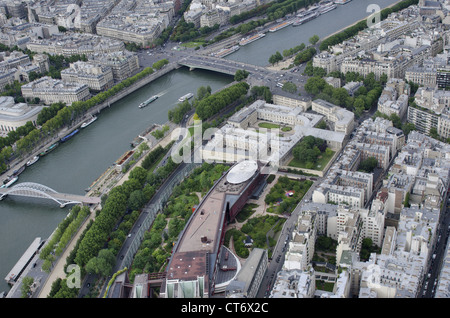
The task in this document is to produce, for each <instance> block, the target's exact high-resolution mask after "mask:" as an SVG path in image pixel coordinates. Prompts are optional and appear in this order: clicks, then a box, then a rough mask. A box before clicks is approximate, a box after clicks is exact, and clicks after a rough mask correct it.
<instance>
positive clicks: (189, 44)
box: [181, 41, 205, 48]
mask: <svg viewBox="0 0 450 318" xmlns="http://www.w3.org/2000/svg"><path fill="white" fill-rule="evenodd" d="M204 43H205V42H200V41H196V42H194V41H193V42H186V43H182V44H181V46H185V47H193V48H196V47H197V46H202V45H203V44H204Z"/></svg>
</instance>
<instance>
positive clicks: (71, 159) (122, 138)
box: [0, 0, 396, 292]
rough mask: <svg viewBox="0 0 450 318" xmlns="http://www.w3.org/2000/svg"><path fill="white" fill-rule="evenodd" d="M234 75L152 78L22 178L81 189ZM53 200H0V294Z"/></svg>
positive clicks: (359, 3) (336, 17) (341, 17)
mask: <svg viewBox="0 0 450 318" xmlns="http://www.w3.org/2000/svg"><path fill="white" fill-rule="evenodd" d="M395 2H396V1H394V0H379V1H373V0H353V1H352V2H350V3H348V4H346V5H343V6H338V8H337V9H335V10H333V11H331V12H328V13H327V14H325V15H323V16H320V17H318V18H317V19H315V20H313V21H310V22H308V23H306V24H305V25H301V26H298V27H295V28H294V27H292V26H289V27H286V28H284V29H282V30H279V31H277V32H274V33H270V32H268V33H267V34H266V37H264V38H263V39H260V40H258V41H255V42H253V43H251V44H248V45H246V46H244V47H242V48H241V49H240V50H239V51H237V52H235V53H233V54H231V55H229V56H228V57H227V59H231V60H236V61H240V62H246V63H250V64H255V65H259V66H264V65H267V64H268V59H269V57H270V55H272V54H274V53H275V52H276V51H280V52H281V53H282V51H283V50H284V49H289V48H291V47H294V46H296V45H298V44H300V43H305V44H307V43H308V39H309V38H310V37H311V36H312V35H314V34H317V35H318V36H319V37H320V38H323V37H325V36H326V35H329V34H331V33H334V32H336V31H337V30H339V29H341V28H343V27H345V26H347V25H349V24H352V23H354V22H356V21H358V20H360V19H362V18H364V17H365V16H367V15H368V14H369V13H367V12H366V8H367V6H368V5H369V4H373V3H376V4H378V5H379V6H380V7H381V8H383V7H386V6H388V5H390V4H392V3H395ZM232 80H233V78H232V77H231V76H226V75H222V74H219V73H212V72H207V71H201V70H195V71H192V72H190V71H188V70H187V69H185V68H181V69H178V70H175V71H172V72H170V73H169V74H167V75H165V76H163V77H161V78H159V79H157V80H155V81H154V82H152V83H150V84H148V85H146V86H145V87H143V88H141V89H139V90H137V91H135V92H134V93H132V94H130V95H129V96H127V97H125V98H123V99H121V100H120V101H118V102H116V103H114V104H112V105H111V107H110V108H107V109H104V110H103V111H102V112H101V113H100V114H98V120H97V121H96V122H94V123H93V124H92V125H90V126H88V127H87V128H85V129H83V130H82V131H81V132H80V133H79V134H77V135H76V136H75V137H74V138H72V139H71V140H69V141H67V142H65V143H64V144H61V145H60V146H59V147H58V148H56V149H55V150H54V151H53V152H51V153H49V154H48V155H46V156H45V157H42V158H41V159H40V160H39V161H38V162H37V163H35V164H34V165H33V166H31V167H28V168H27V169H26V170H25V171H24V172H23V173H22V174H21V175H20V178H19V181H18V182H17V183H20V182H36V183H40V184H43V185H46V186H48V187H50V188H53V189H55V190H56V191H58V192H64V193H72V194H84V193H85V192H84V189H86V188H87V187H88V186H90V185H91V183H92V182H93V181H94V180H95V179H97V178H98V177H99V176H100V175H101V174H102V173H103V172H104V171H105V170H106V169H107V168H108V167H109V166H111V165H112V164H113V163H114V161H115V160H116V159H118V158H119V157H120V156H121V155H122V154H123V153H124V152H125V151H127V150H129V149H130V142H131V141H132V140H133V139H134V138H135V137H136V136H137V135H139V133H141V132H142V131H144V130H145V129H146V128H147V127H149V126H150V125H151V124H153V123H157V124H163V123H165V122H166V121H167V112H168V110H169V109H172V108H173V107H175V106H176V104H177V102H178V98H179V97H180V96H183V95H185V94H187V93H189V92H192V93H194V94H196V92H197V89H198V88H199V87H200V86H206V85H209V86H211V88H212V90H213V91H215V90H217V89H219V88H221V87H223V86H225V85H227V84H229V83H231V82H232ZM155 94H162V96H161V97H160V98H158V99H157V100H156V101H154V102H153V103H151V104H149V105H148V106H147V107H145V108H143V109H139V108H138V105H139V103H141V102H142V101H144V100H145V99H147V98H148V97H150V96H152V95H155ZM69 209H70V208H69V207H66V208H64V209H61V208H59V206H58V204H56V203H55V202H53V201H45V200H40V199H25V198H18V197H16V198H14V197H8V198H7V199H5V200H4V201H2V202H0V218H1V222H0V242H1V244H0V292H1V291H8V290H9V286H8V285H7V284H6V282H5V280H4V279H3V278H4V277H5V276H6V275H7V274H8V272H9V271H10V270H11V269H12V267H13V266H14V264H15V263H16V262H17V261H18V260H19V258H20V257H21V256H22V254H23V253H24V252H25V250H26V249H27V248H28V246H29V245H30V244H31V242H32V241H33V240H34V239H35V238H36V237H41V238H42V239H47V238H48V237H49V235H50V234H51V233H52V232H53V231H54V229H55V228H56V227H57V225H58V224H59V222H61V220H62V219H63V218H64V217H65V216H66V215H67V213H68V212H69Z"/></svg>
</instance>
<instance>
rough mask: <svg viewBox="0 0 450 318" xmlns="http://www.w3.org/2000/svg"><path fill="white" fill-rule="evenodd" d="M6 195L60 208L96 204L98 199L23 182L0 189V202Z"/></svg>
mask: <svg viewBox="0 0 450 318" xmlns="http://www.w3.org/2000/svg"><path fill="white" fill-rule="evenodd" d="M8 195H18V196H24V197H31V198H41V199H49V200H53V201H55V202H56V203H58V204H59V205H60V206H61V207H62V208H63V207H65V206H66V205H68V204H79V203H87V204H97V203H100V199H99V198H93V197H86V196H80V195H71V194H64V193H59V192H57V191H56V190H54V189H52V188H50V187H47V186H45V185H42V184H39V183H35V182H23V183H19V184H17V185H14V186H12V187H11V188H7V189H1V191H0V200H3V199H4V198H5V197H6V196H8Z"/></svg>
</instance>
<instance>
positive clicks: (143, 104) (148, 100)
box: [139, 95, 158, 108]
mask: <svg viewBox="0 0 450 318" xmlns="http://www.w3.org/2000/svg"><path fill="white" fill-rule="evenodd" d="M157 99H158V95H153V96H152V97H150V98H149V99H147V100H146V101H143V102H142V103H140V104H139V108H144V107H145V106H147V105H148V104H150V103H151V102H154V101H155V100H157Z"/></svg>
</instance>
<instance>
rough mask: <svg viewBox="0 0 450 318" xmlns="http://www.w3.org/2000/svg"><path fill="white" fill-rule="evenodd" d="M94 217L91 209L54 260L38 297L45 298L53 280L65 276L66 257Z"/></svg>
mask: <svg viewBox="0 0 450 318" xmlns="http://www.w3.org/2000/svg"><path fill="white" fill-rule="evenodd" d="M94 218H95V211H92V210H91V214H90V215H89V217H88V218H87V219H86V220H85V222H84V223H83V225H81V227H80V229H79V230H78V231H77V233H76V234H75V236H74V237H73V238H72V240H71V241H70V243H69V245H68V246H67V247H66V249H65V250H64V252H63V254H61V256H60V257H59V258H58V260H57V261H56V264H55V265H54V267H53V268H52V271H51V272H50V274H49V276H48V278H47V280H46V281H45V282H44V286H42V288H41V291H40V292H39V296H38V298H47V295H48V294H49V293H50V290H51V288H52V284H53V282H54V281H55V280H57V279H58V278H62V279H64V278H66V275H67V274H66V272H65V271H64V266H65V265H66V259H67V257H68V256H69V254H70V253H71V252H72V250H73V248H74V247H75V245H76V244H77V241H78V239H79V238H80V236H81V234H82V233H83V231H84V230H85V229H86V227H87V225H88V224H89V222H90V221H91V220H93V219H94Z"/></svg>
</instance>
